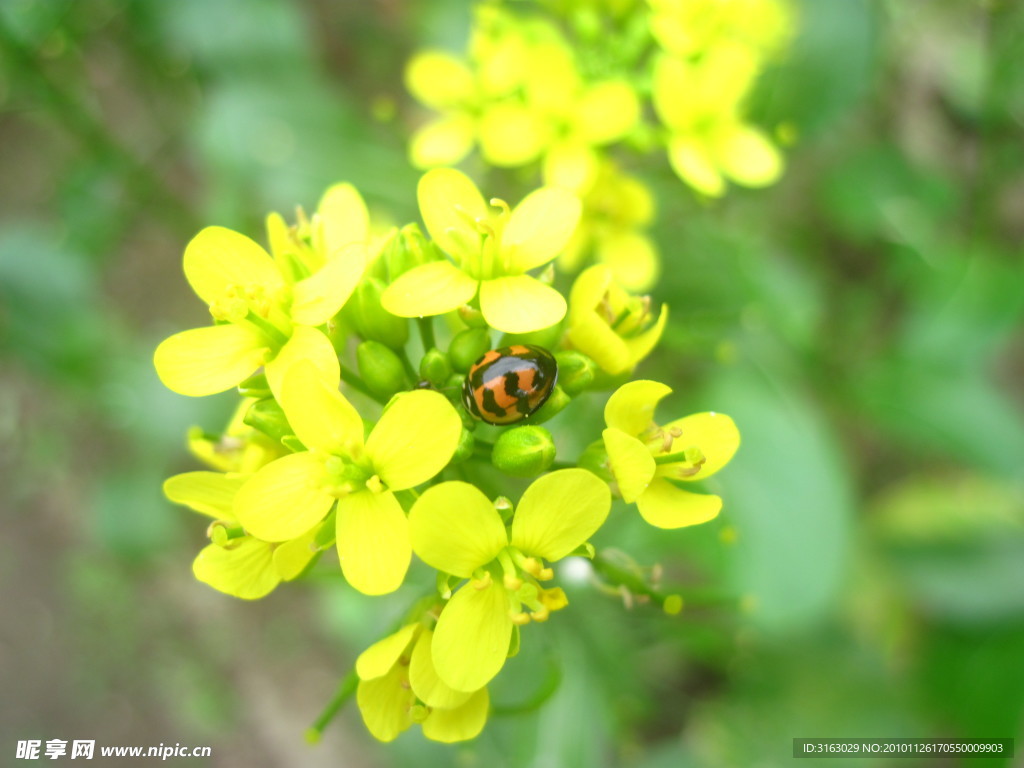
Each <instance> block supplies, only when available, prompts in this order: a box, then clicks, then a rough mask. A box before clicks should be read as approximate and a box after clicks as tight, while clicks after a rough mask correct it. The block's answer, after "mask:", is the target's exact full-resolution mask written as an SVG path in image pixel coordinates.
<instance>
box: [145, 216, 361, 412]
mask: <svg viewBox="0 0 1024 768" xmlns="http://www.w3.org/2000/svg"><path fill="white" fill-rule="evenodd" d="M290 263H291V264H292V265H293V266H294V267H295V270H299V267H300V265H301V262H300V261H299V260H298V259H292V260H291V261H290ZM365 263H366V249H365V246H363V245H361V244H358V243H356V244H351V245H349V246H348V247H346V248H344V249H343V251H342V252H339V253H336V254H331V255H329V256H328V257H327V260H326V261H325V262H324V264H323V265H322V266H320V267H319V268H318V269H316V271H313V272H311V273H309V274H308V276H303V274H304V273H302V272H301V271H300V272H298V273H296V272H294V271H291V272H288V273H284V272H282V270H281V269H280V265H279V263H275V261H274V260H273V259H272V258H271V257H270V255H269V254H268V253H267V252H266V251H265V250H263V248H261V247H260V246H259V245H257V244H256V243H255V242H254V241H252V240H250V239H249V238H248V237H246V236H245V235H241V234H239V233H237V232H233V231H232V230H230V229H225V228H224V227H207V228H206V229H204V230H202V231H201V232H200V233H199V234H198V235H196V236H195V237H194V238H193V239H192V241H191V242H190V243H189V244H188V247H187V248H186V249H185V277H186V278H188V281H189V283H190V284H191V286H192V288H193V290H194V291H195V292H196V294H197V295H198V296H199V298H201V299H202V300H203V301H205V302H206V303H207V304H208V305H209V306H210V314H211V315H213V318H214V320H215V321H216V324H215V325H212V326H208V327H206V328H195V329H193V330H189V331H184V332H182V333H178V334H175V335H174V336H171V337H170V338H168V339H166V340H165V341H163V342H162V343H161V344H160V346H158V347H157V349H156V353H155V354H154V357H153V362H154V364H155V366H156V370H157V373H158V374H159V376H160V379H161V380H162V381H163V382H164V384H165V385H166V386H167V387H168V388H169V389H172V390H174V391H175V392H178V393H179V394H183V395H191V396H202V395H212V394H216V393H217V392H222V391H224V390H226V389H230V388H231V387H233V386H235V385H237V384H238V383H239V382H241V381H242V380H244V379H245V378H247V377H248V376H250V375H251V374H252V373H253V372H254V371H255V370H256V369H257V368H259V367H260V366H264V368H265V371H266V375H267V381H268V383H269V384H270V388H271V390H272V391H273V392H274V393H275V394H277V393H278V392H279V390H280V385H281V380H282V378H283V376H284V374H285V372H286V371H287V370H288V368H289V366H291V364H292V363H294V362H295V361H296V360H311V361H312V362H313V363H314V365H316V367H317V368H318V369H319V370H321V371H322V372H323V373H324V375H325V376H327V377H328V378H337V376H338V375H339V369H338V357H337V354H336V353H335V351H334V348H333V346H332V345H331V342H330V340H329V339H328V338H327V336H326V335H324V334H323V333H322V332H321V331H319V330H317V328H316V327H315V326H320V325H323V324H325V323H327V322H328V321H329V320H330V319H331V318H332V317H334V315H335V314H337V312H338V311H339V310H340V309H341V307H342V306H343V305H344V304H345V302H346V301H347V300H348V297H349V295H350V294H351V293H352V291H353V290H354V289H355V287H356V284H357V283H358V282H359V279H360V277H362V274H363V269H364V266H365ZM296 277H300V278H301V279H297V280H295V282H292V280H293V279H294V278H296Z"/></svg>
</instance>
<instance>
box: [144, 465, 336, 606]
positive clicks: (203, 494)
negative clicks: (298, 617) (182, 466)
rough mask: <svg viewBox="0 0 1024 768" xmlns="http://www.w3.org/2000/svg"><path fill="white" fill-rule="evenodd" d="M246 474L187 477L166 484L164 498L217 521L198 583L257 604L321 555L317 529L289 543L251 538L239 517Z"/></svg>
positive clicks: (197, 563)
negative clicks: (237, 500)
mask: <svg viewBox="0 0 1024 768" xmlns="http://www.w3.org/2000/svg"><path fill="white" fill-rule="evenodd" d="M245 479H246V478H245V476H244V475H238V474H226V473H219V472H185V473H183V474H180V475H174V476H173V477H170V478H168V479H167V481H166V482H165V483H164V495H165V496H167V498H168V499H170V500H171V501H173V502H175V503H177V504H184V505H185V506H187V507H190V508H192V509H194V510H195V511H196V512H200V513H201V514H204V515H207V516H208V517H210V518H212V519H213V521H214V522H213V523H212V524H211V525H210V528H209V535H210V538H211V539H212V542H211V543H210V544H208V545H207V546H205V547H204V548H203V549H202V550H200V552H199V554H198V555H197V556H196V558H195V560H194V561H193V563H192V572H193V574H195V577H196V579H198V580H199V581H202V582H204V583H205V584H209V585H210V586H211V587H213V588H214V589H216V590H218V591H220V592H224V593H226V594H229V595H233V596H234V597H240V598H242V599H243V600H257V599H259V598H261V597H264V596H266V595H267V594H269V593H270V592H272V591H273V590H274V588H275V587H277V585H278V584H279V583H281V582H282V581H290V580H292V579H294V578H296V577H297V576H298V575H299V574H300V573H302V572H303V571H304V570H305V568H306V566H307V565H309V563H310V561H311V560H312V559H313V558H314V557H315V556H316V554H317V552H318V547H317V546H316V544H315V537H316V534H317V529H316V528H313V529H311V530H310V531H309V532H307V534H306V535H305V536H302V537H299V538H297V539H294V540H293V541H288V542H284V543H279V544H274V543H270V542H266V541H261V540H259V539H257V538H255V537H253V536H250V535H248V534H246V533H245V532H244V531H243V530H242V529H241V526H240V525H239V522H238V520H237V518H236V517H235V515H234V512H233V508H232V507H233V503H234V498H235V495H236V494H237V493H238V489H239V488H241V487H242V484H243V483H244V482H245Z"/></svg>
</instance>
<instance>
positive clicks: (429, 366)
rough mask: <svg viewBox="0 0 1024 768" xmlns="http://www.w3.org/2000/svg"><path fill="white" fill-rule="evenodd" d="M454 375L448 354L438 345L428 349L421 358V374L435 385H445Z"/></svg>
mask: <svg viewBox="0 0 1024 768" xmlns="http://www.w3.org/2000/svg"><path fill="white" fill-rule="evenodd" d="M451 375H452V366H451V364H450V363H449V362H448V356H447V355H446V354H445V353H444V352H442V351H441V350H440V349H438V348H437V347H433V348H431V349H428V350H427V354H425V355H424V356H423V359H422V360H420V376H422V377H423V378H424V379H425V380H426V381H429V382H430V383H431V384H433V385H434V386H435V387H443V386H444V385H445V384H446V383H447V381H448V378H449V377H450V376H451Z"/></svg>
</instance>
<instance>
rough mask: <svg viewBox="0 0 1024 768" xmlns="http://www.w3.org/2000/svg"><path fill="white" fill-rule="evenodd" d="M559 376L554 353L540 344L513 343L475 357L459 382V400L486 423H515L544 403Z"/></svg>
mask: <svg viewBox="0 0 1024 768" xmlns="http://www.w3.org/2000/svg"><path fill="white" fill-rule="evenodd" d="M557 379H558V363H556V362H555V356H554V355H552V354H551V353H550V352H548V351H547V350H546V349H544V348H543V347H537V346H534V345H532V344H515V345H513V346H511V347H502V348H501V349H492V350H491V351H490V352H487V353H485V354H484V355H483V357H481V358H480V359H479V360H477V361H476V362H475V363H473V365H472V366H471V367H470V369H469V373H468V374H466V381H465V382H464V383H463V385H462V402H463V404H464V405H465V406H466V410H467V411H469V412H470V413H471V414H472V415H473V416H475V417H476V418H478V419H480V420H482V421H486V422H487V423H488V424H514V423H515V422H517V421H522V420H523V419H525V418H526V417H528V416H529V415H530V414H532V413H534V412H535V411H536V410H537V409H538V408H540V407H541V406H542V405H544V403H545V402H547V399H548V398H549V397H550V396H551V392H552V390H553V389H554V388H555V381H556V380H557Z"/></svg>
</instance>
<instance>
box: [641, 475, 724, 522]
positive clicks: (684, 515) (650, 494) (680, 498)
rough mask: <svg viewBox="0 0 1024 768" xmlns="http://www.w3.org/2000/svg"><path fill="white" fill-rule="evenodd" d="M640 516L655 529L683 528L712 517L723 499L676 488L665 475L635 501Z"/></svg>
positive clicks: (718, 509)
mask: <svg viewBox="0 0 1024 768" xmlns="http://www.w3.org/2000/svg"><path fill="white" fill-rule="evenodd" d="M636 508H637V509H638V510H639V511H640V515H641V516H642V517H643V519H644V520H646V521H647V522H648V523H650V524H651V525H653V526H655V527H656V528H682V527H684V526H687V525H698V524H700V523H706V522H707V521H708V520H713V519H714V518H715V517H717V516H718V513H719V511H721V509H722V499H721V498H720V497H718V496H713V495H711V494H703V493H690V492H689V491H684V490H682V489H681V488H676V487H675V486H674V485H672V483H670V482H669V481H668V480H665V479H664V478H656V479H655V480H654V482H652V483H651V484H650V486H649V487H648V488H647V490H646V491H644V492H643V494H642V495H641V496H640V498H638V499H637V500H636Z"/></svg>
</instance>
